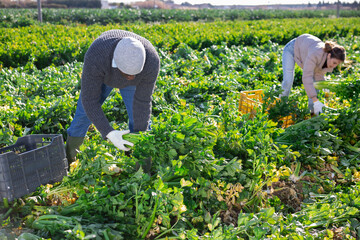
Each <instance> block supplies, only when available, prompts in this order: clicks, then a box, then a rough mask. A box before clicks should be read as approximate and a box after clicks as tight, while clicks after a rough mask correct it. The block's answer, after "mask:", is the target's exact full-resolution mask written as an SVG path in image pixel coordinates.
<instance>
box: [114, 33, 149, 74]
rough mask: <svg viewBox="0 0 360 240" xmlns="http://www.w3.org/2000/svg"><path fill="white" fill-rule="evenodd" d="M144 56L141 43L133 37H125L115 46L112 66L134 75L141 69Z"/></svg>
mask: <svg viewBox="0 0 360 240" xmlns="http://www.w3.org/2000/svg"><path fill="white" fill-rule="evenodd" d="M145 58H146V54H145V48H144V46H143V45H142V43H141V42H140V41H139V40H137V39H135V38H132V37H125V38H123V39H121V40H120V42H119V43H118V44H117V46H116V48H115V51H114V57H113V60H112V66H113V67H117V68H119V69H120V71H122V72H123V73H125V74H128V75H136V74H138V73H140V72H141V71H142V70H143V68H144V64H145Z"/></svg>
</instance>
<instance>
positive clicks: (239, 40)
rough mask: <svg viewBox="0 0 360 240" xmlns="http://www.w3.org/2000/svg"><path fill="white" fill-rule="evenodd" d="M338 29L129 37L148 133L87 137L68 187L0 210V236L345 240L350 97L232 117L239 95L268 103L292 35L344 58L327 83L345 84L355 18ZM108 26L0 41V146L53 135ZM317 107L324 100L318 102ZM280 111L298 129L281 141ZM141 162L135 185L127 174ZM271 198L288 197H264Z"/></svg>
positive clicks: (176, 29)
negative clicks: (327, 104)
mask: <svg viewBox="0 0 360 240" xmlns="http://www.w3.org/2000/svg"><path fill="white" fill-rule="evenodd" d="M342 21H343V22H342V23H338V22H337V21H333V20H330V19H326V20H321V19H315V20H314V19H312V20H311V21H310V20H306V19H302V21H298V20H297V21H291V20H289V21H287V22H286V23H284V22H282V21H275V20H269V21H253V22H246V21H244V22H240V21H237V22H236V21H234V22H220V21H219V22H214V23H187V24H182V23H171V24H158V25H157V24H154V25H145V24H138V25H137V26H135V25H131V26H129V28H127V29H128V30H135V31H136V32H137V33H139V34H141V35H144V36H146V37H148V38H149V39H150V40H151V41H152V42H153V43H154V44H155V45H156V46H157V47H158V52H159V55H160V58H161V66H162V68H161V71H160V75H159V78H158V81H157V87H156V89H155V92H154V94H153V115H152V119H151V120H152V125H151V130H150V131H147V132H141V133H137V134H136V135H135V134H132V135H128V136H126V137H125V138H127V139H128V140H130V141H133V142H134V143H135V146H134V147H132V149H131V151H129V152H126V153H125V152H123V151H119V150H118V149H117V148H116V147H114V146H113V145H112V144H111V143H110V142H108V141H106V140H104V139H102V138H101V136H100V134H99V132H97V131H94V130H91V131H90V132H89V133H88V135H87V137H86V138H85V142H84V144H83V145H82V146H81V148H80V153H79V154H78V161H77V162H75V163H74V164H73V166H72V167H71V169H70V172H69V176H67V177H65V178H64V179H63V181H62V182H61V183H56V184H54V186H49V185H48V186H41V187H40V188H39V189H38V191H36V192H35V193H33V194H32V196H31V195H29V196H24V197H23V198H22V199H19V200H17V201H15V202H13V203H10V204H9V206H2V204H1V205H0V220H1V222H0V224H1V226H2V227H3V228H10V227H11V223H12V222H13V221H14V219H18V220H19V221H21V226H25V227H27V228H32V229H34V230H36V231H35V232H33V233H34V234H36V235H38V236H39V237H42V238H45V239H46V238H52V239H166V238H168V239H239V238H240V239H269V238H271V239H326V238H330V237H334V235H335V234H338V237H339V234H341V236H342V237H343V238H347V239H356V237H358V236H359V232H360V228H359V226H360V223H359V221H358V219H359V209H360V206H359V202H360V200H359V196H360V195H359V179H360V173H359V172H358V169H359V166H360V165H359V164H360V161H359V147H360V146H359V137H358V136H360V129H359V126H360V123H359V120H360V117H359V116H360V115H359V111H358V106H359V105H358V104H359V98H356V97H352V98H350V97H351V96H350V94H349V95H347V94H345V93H348V91H347V90H348V88H347V89H346V91H342V92H341V93H339V96H340V97H341V99H340V100H341V101H342V102H343V103H345V102H346V100H348V99H346V97H349V98H350V99H351V104H348V105H340V104H339V106H337V109H335V110H331V111H327V110H326V111H325V113H324V114H323V115H321V116H318V117H314V118H311V119H309V120H305V121H303V119H304V117H303V116H300V114H299V113H301V112H306V111H307V100H306V98H305V97H304V96H305V92H304V90H303V88H302V86H301V84H298V85H295V86H294V87H293V90H292V92H291V95H290V98H289V100H288V101H283V102H282V103H280V104H279V105H278V106H275V108H273V110H272V111H270V110H268V109H267V108H266V107H264V108H263V110H264V109H265V110H264V111H258V112H256V113H255V115H254V117H251V116H250V115H241V114H239V111H238V101H239V92H240V91H243V90H254V89H263V91H264V93H265V95H266V97H267V99H268V100H266V98H265V101H266V104H271V103H272V102H273V100H274V98H275V97H276V96H277V95H278V92H276V91H275V90H276V89H278V88H279V85H280V82H281V79H282V68H281V57H280V56H281V52H282V48H283V45H284V44H285V43H286V42H287V41H288V40H290V39H292V38H293V37H294V36H297V35H298V34H299V33H300V32H298V31H297V29H304V30H303V31H306V32H310V33H314V34H316V35H318V36H320V37H321V38H328V37H332V38H335V39H336V40H338V42H339V43H341V44H342V45H344V46H345V48H346V49H347V52H348V56H349V58H350V60H352V61H353V64H352V65H351V67H349V66H343V67H340V68H339V69H337V71H335V72H334V73H333V74H330V75H329V78H331V79H334V78H338V77H341V78H343V79H344V80H345V81H347V82H352V81H354V80H355V79H358V78H359V74H360V72H359V65H358V62H359V60H360V56H359V51H358V50H359V45H360V44H359V38H358V36H357V35H358V30H357V28H358V24H357V23H358V19H342ZM313 22H316V23H317V24H319V25H321V24H325V23H329V24H328V25H327V26H329V27H328V28H323V27H318V26H317V24H311V25H310V23H313ZM345 23H346V24H345ZM114 26H115V25H112V26H106V27H101V26H91V27H80V26H77V27H63V26H54V25H44V26H42V27H38V26H32V27H28V28H27V27H25V28H19V29H1V31H2V33H3V34H2V35H1V37H0V38H1V44H3V45H4V47H5V49H7V50H6V51H3V52H2V53H4V52H6V53H5V54H3V55H0V56H9V57H4V58H6V59H7V60H8V61H12V64H14V66H23V67H18V68H12V67H6V66H5V64H4V65H3V66H2V69H1V72H0V85H1V86H2V88H1V89H0V93H1V96H2V98H1V99H0V108H1V111H0V145H1V146H5V145H9V144H11V143H14V141H15V140H16V138H17V137H20V136H23V135H26V134H34V133H59V132H60V133H65V130H66V129H67V127H68V126H69V124H70V123H71V120H72V116H73V114H74V112H75V107H76V103H77V99H78V97H79V91H80V85H79V81H80V74H81V69H82V63H81V61H82V60H81V57H80V56H81V54H84V52H85V51H86V49H87V46H88V44H90V43H91V41H92V40H93V39H94V38H95V37H96V36H97V35H98V34H99V33H100V32H102V31H103V30H105V29H110V28H113V27H114ZM124 28H125V27H124ZM289 29H294V30H289ZM299 31H300V30H299ZM301 31H302V30H301ZM75 33H77V34H78V35H77V37H73V36H75V35H76V34H75ZM84 36H87V37H84ZM52 37H53V38H52ZM26 39H27V40H28V41H25V40H26ZM49 39H52V40H49ZM17 41H18V42H17ZM33 41H34V42H36V43H37V44H38V45H36V46H34V42H33ZM46 41H47V44H45V42H46ZM55 46H56V47H55ZM0 49H3V48H0ZM16 49H17V50H16ZM51 49H52V50H51ZM0 51H1V50H0ZM14 52H15V53H14ZM13 53H14V54H15V55H12V54H13ZM16 54H17V55H18V56H17V55H16ZM61 54H63V55H61ZM24 56H31V58H27V57H24ZM22 57H24V58H22ZM77 58H78V60H79V62H73V60H74V59H77ZM29 59H30V60H29ZM22 61H23V62H22ZM42 61H43V62H42ZM46 66H48V67H46ZM38 68H41V69H42V70H39V69H38ZM296 72H297V73H296V75H295V81H297V82H301V70H299V69H298V68H297V69H296ZM274 85H275V87H274ZM348 86H350V85H348ZM354 86H357V84H356V82H355V84H354ZM352 89H353V93H355V95H354V96H358V95H356V94H358V92H357V91H358V88H357V87H355V88H352ZM319 98H320V99H321V100H324V101H325V100H326V99H325V98H323V95H322V93H320V94H319ZM341 101H340V102H341ZM295 103H297V105H296V104H295ZM295 106H296V108H298V109H293V108H295ZM103 109H104V111H105V113H106V115H107V117H108V119H109V121H110V122H111V124H112V125H113V126H114V128H115V129H125V128H127V124H126V123H127V116H126V110H125V106H124V105H123V102H122V100H121V96H120V94H119V93H118V92H116V91H113V92H112V93H111V94H110V96H109V98H108V99H107V101H106V102H105V103H104V105H103ZM293 112H296V113H297V114H296V115H297V119H295V120H296V122H299V123H296V124H295V125H293V126H292V127H289V128H287V129H282V128H280V127H279V124H278V122H276V119H277V117H278V116H279V115H281V114H283V115H286V114H288V113H293ZM149 157H151V159H152V163H153V165H152V168H151V171H150V174H149V173H147V174H146V173H144V170H143V169H142V168H140V169H137V168H136V166H137V163H139V162H140V163H141V162H142V161H144V160H145V159H148V158H149ZM300 162H301V163H302V164H301V165H300V164H299V163H300ZM294 165H296V167H294ZM294 169H295V170H294ZM281 184H284V186H282V187H281ZM293 185H296V188H295V187H293ZM277 186H278V187H277ZM279 186H280V187H279ZM279 189H280V190H286V189H287V190H288V191H285V194H284V195H285V196H281V195H276V194H275V191H276V190H279ZM290 190H291V191H290ZM291 193H293V194H291ZM294 193H295V194H294ZM317 193H322V194H317ZM30 197H32V198H30ZM291 197H292V198H291ZM295 203H297V204H298V205H295ZM9 207H10V210H9ZM339 229H341V231H342V232H340V233H339ZM0 234H1V232H0ZM0 236H2V235H0ZM24 237H25V236H24ZM28 237H33V236H30V235H29V236H28Z"/></svg>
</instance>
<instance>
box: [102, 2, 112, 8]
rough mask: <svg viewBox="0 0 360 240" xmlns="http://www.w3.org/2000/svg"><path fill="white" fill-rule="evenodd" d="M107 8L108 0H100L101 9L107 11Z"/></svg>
mask: <svg viewBox="0 0 360 240" xmlns="http://www.w3.org/2000/svg"><path fill="white" fill-rule="evenodd" d="M108 8H110V7H109V1H108V0H101V9H108Z"/></svg>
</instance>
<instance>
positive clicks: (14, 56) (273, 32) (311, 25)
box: [0, 18, 360, 77]
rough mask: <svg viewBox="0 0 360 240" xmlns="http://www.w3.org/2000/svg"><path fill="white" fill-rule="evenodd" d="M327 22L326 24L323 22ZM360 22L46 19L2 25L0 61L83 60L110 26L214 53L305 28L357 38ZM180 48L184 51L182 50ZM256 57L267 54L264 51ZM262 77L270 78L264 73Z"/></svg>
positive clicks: (282, 40) (279, 39) (166, 45)
mask: <svg viewBox="0 0 360 240" xmlns="http://www.w3.org/2000/svg"><path fill="white" fill-rule="evenodd" d="M324 25H326V28H324V27H323V26H324ZM359 26H360V24H359V18H343V19H341V20H339V19H301V21H299V20H298V19H288V20H286V22H281V21H277V20H263V21H239V20H238V21H215V22H205V23H204V22H189V23H167V24H144V23H137V24H122V25H120V24H115V23H114V24H111V25H106V26H99V25H92V26H89V27H83V26H60V25H50V24H45V25H41V26H29V27H23V28H0V65H2V66H3V67H18V66H24V65H26V64H30V63H33V64H35V66H36V67H37V68H39V69H42V68H44V67H47V66H49V65H51V64H54V65H56V66H58V65H63V64H65V63H67V62H73V61H79V62H82V61H83V58H84V55H85V52H86V51H87V49H88V48H89V46H90V44H91V43H92V42H93V41H94V39H95V38H96V37H97V36H99V35H100V34H101V33H102V32H104V31H106V30H110V29H123V30H128V31H132V32H135V33H137V34H139V35H141V36H143V37H145V38H147V39H148V40H149V41H150V42H152V44H153V45H155V46H156V47H157V48H159V49H162V50H170V51H174V50H175V49H176V48H177V47H178V46H179V45H180V44H181V46H185V45H187V46H188V47H190V48H191V49H194V50H202V49H204V48H215V49H214V50H213V51H214V54H220V52H219V51H217V50H216V46H219V45H223V44H224V43H225V44H226V45H227V46H228V47H230V46H244V45H245V46H254V47H257V46H261V45H263V44H266V43H277V44H280V45H285V44H286V43H287V42H288V41H290V40H292V39H293V38H295V37H297V36H298V35H300V34H302V33H304V32H307V33H310V34H314V35H315V36H317V37H319V38H320V39H324V40H328V39H337V38H339V37H349V38H350V37H353V38H355V39H354V40H355V41H358V40H357V39H356V37H354V36H357V35H358V33H359V28H360V27H359ZM183 33H186V34H183ZM184 44H185V45H184ZM215 45H216V46H215ZM180 49H181V48H179V51H180V53H179V54H180V55H181V54H183V53H181V51H182V50H180ZM270 49H271V47H270ZM270 49H269V50H270ZM244 51H246V49H244ZM277 56H280V55H277ZM257 57H258V58H262V56H261V55H257ZM210 61H211V59H210ZM275 61H278V58H277V57H275V55H272V56H269V59H268V63H267V64H266V65H265V66H264V67H265V68H264V70H269V69H271V68H273V67H276V65H275V64H274V62H275ZM259 76H264V77H266V75H263V74H261V72H260V73H259Z"/></svg>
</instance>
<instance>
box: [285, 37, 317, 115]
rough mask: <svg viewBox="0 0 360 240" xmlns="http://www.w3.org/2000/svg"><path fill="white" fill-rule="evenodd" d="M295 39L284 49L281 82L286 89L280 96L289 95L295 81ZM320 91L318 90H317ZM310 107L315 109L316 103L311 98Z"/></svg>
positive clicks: (312, 109) (311, 109)
mask: <svg viewBox="0 0 360 240" xmlns="http://www.w3.org/2000/svg"><path fill="white" fill-rule="evenodd" d="M295 40H296V39H293V40H291V41H290V42H288V43H287V44H286V45H285V47H284V51H283V55H282V65H283V81H282V84H281V87H282V89H283V90H284V91H283V92H282V93H281V94H280V97H282V96H287V97H288V96H289V95H290V91H291V88H292V85H293V83H294V75H295V57H294V45H295ZM316 92H318V90H316ZM308 107H309V109H310V111H311V112H313V111H314V103H313V101H312V99H311V98H309V100H308Z"/></svg>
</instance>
